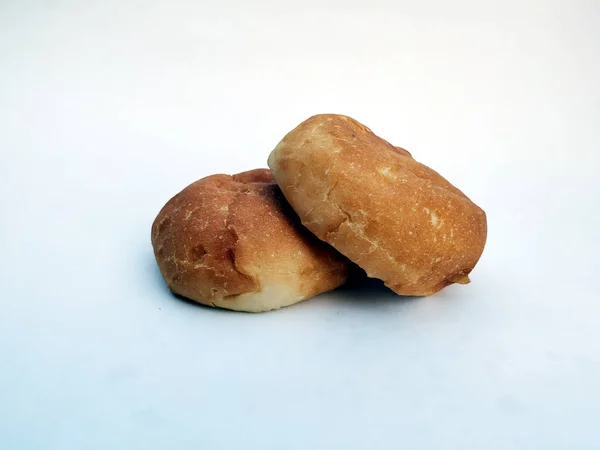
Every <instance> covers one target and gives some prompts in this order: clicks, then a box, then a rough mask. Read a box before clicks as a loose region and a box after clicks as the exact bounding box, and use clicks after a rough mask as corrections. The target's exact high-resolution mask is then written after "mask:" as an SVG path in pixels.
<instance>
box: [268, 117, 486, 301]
mask: <svg viewBox="0 0 600 450" xmlns="http://www.w3.org/2000/svg"><path fill="white" fill-rule="evenodd" d="M268 164H269V167H270V168H271V170H272V172H273V176H274V178H275V181H276V182H277V184H278V185H279V186H280V187H281V190H282V191H283V194H284V195H285V197H286V199H287V200H288V201H289V203H290V204H291V206H292V207H293V208H294V210H295V211H296V213H297V214H298V215H299V216H300V219H301V220H302V224H303V225H304V226H306V227H307V228H308V229H309V230H310V231H312V232H313V233H314V234H315V235H316V236H317V237H319V238H320V239H322V240H323V241H325V242H327V243H329V244H331V245H332V246H333V247H335V248H336V249H337V250H339V251H340V253H342V254H343V255H345V256H347V257H348V258H349V259H350V260H352V261H353V262H355V263H357V264H358V265H359V266H360V267H362V268H363V269H364V270H365V271H366V272H367V274H368V275H369V276H370V277H373V278H379V279H381V280H383V281H384V282H385V284H386V286H388V287H389V288H391V289H392V290H394V291H395V292H396V293H398V294H401V295H415V296H424V295H431V294H433V293H435V292H437V291H439V290H440V289H442V288H444V287H445V286H447V285H449V284H452V283H461V284H465V283H468V282H469V277H468V275H469V273H470V272H471V270H472V269H473V268H474V267H475V264H476V263H477V261H478V260H479V258H480V256H481V254H482V252H483V248H484V245H485V242H486V237H487V223H486V215H485V212H484V211H483V210H482V209H481V208H479V207H478V206H477V205H476V204H475V203H473V202H472V201H471V200H470V199H469V198H468V197H467V196H466V195H465V194H463V193H462V192H461V191H460V190H459V189H457V188H456V187H454V186H453V185H452V184H450V183H449V182H448V181H447V180H446V179H444V178H443V177H442V176H441V175H439V174H438V173H437V172H435V171H434V170H432V169H430V168H429V167H427V166H425V165H423V164H421V163H419V162H417V161H415V159H413V157H412V156H411V154H410V153H409V152H408V151H406V150H404V149H402V148H399V147H395V146H393V145H392V144H390V143H389V142H387V141H385V140H384V139H382V138H380V137H378V136H376V135H375V134H374V133H373V132H372V131H371V130H370V129H369V128H367V127H366V126H364V125H362V124H361V123H359V122H357V121H356V120H354V119H352V118H350V117H346V116H341V115H334V114H323V115H317V116H313V117H311V118H309V119H308V120H306V121H305V122H303V123H301V124H300V125H298V127H296V128H295V129H294V130H292V131H291V132H289V133H288V134H287V135H286V136H285V137H284V138H283V140H282V141H281V142H280V143H279V144H278V145H277V147H276V148H275V149H274V150H273V152H272V153H271V155H270V156H269V161H268Z"/></svg>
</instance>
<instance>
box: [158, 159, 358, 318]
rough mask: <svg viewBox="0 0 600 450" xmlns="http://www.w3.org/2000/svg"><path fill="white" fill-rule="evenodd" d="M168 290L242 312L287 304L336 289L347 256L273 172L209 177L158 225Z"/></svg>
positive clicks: (172, 205) (180, 197) (168, 208)
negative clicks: (288, 197) (314, 230)
mask: <svg viewBox="0 0 600 450" xmlns="http://www.w3.org/2000/svg"><path fill="white" fill-rule="evenodd" d="M152 245H153V247H154V254H155V256H156V261H157V263H158V266H159V268H160V271H161V273H162V275H163V278H164V279H165V281H166V282H167V285H168V286H169V289H170V290H171V291H172V292H174V293H176V294H179V295H182V296H184V297H187V298H189V299H191V300H194V301H197V302H199V303H202V304H205V305H209V306H218V307H222V308H227V309H234V310H239V311H250V312H258V311H268V310H271V309H277V308H281V307H283V306H288V305H291V304H293V303H297V302H299V301H301V300H305V299H307V298H310V297H312V296H314V295H317V294H320V293H321V292H325V291H328V290H331V289H334V288H336V287H337V286H339V285H340V284H342V283H343V282H344V281H345V278H346V274H347V264H348V263H347V261H346V259H345V258H343V257H342V256H341V255H340V254H339V253H337V252H336V251H335V250H334V249H332V248H331V247H330V246H329V245H327V244H325V243H323V242H321V241H319V240H318V239H317V238H315V237H314V236H313V235H312V234H310V232H308V231H307V230H306V229H305V228H304V227H302V226H301V225H300V221H299V219H298V217H297V216H296V214H295V213H294V211H293V210H292V209H291V208H290V207H289V205H288V204H287V202H286V201H285V199H284V198H283V195H282V194H281V191H280V190H279V188H278V187H277V185H276V184H275V183H274V181H273V178H272V176H271V172H270V171H269V170H268V169H256V170H251V171H248V172H243V173H240V174H237V175H233V176H231V175H212V176H209V177H206V178H203V179H201V180H199V181H196V182H195V183H193V184H191V185H190V186H188V187H186V188H185V189H184V190H183V191H181V192H180V193H179V194H177V195H176V196H175V197H173V198H172V199H171V200H169V202H168V203H167V204H166V205H165V206H164V207H163V208H162V210H161V211H160V213H159V214H158V216H157V217H156V219H155V221H154V223H153V225H152Z"/></svg>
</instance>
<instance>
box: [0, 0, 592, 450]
mask: <svg viewBox="0 0 600 450" xmlns="http://www.w3.org/2000/svg"><path fill="white" fill-rule="evenodd" d="M599 24H600V4H599V2H597V1H594V0H588V1H583V0H581V1H567V0H564V1H558V0H553V1H542V0H539V1H533V0H530V1H517V0H508V1H498V2H495V3H490V2H481V1H475V0H473V1H465V0H459V1H453V2H442V1H434V2H432V1H427V2H418V1H416V0H415V1H411V2H408V1H404V0H402V1H388V2H358V1H349V0H346V1H335V2H325V1H313V0H309V1H299V2H275V1H273V2H267V1H264V0H258V1H252V2H250V1H248V2H243V1H241V0H239V1H237V2H235V1H232V0H229V1H220V2H217V1H215V2H210V3H209V2H204V1H195V2H192V1H190V2H182V1H173V2H167V1H164V2H153V1H117V0H110V1H87V2H86V1H81V2H61V1H38V2H30V1H17V0H13V1H7V0H4V1H2V2H0V281H1V286H0V448H1V449H2V450H21V449H45V450H59V449H60V450H69V449H76V450H82V449H86V450H96V449H98V450H106V449H111V450H118V449H123V450H130V449H144V450H147V449H159V448H160V449H183V450H186V449H211V450H212V449H273V450H280V449H298V450H311V449H316V450H320V449H344V450H346V449H367V448H368V449H379V448H389V449H399V448H406V449H460V450H464V449H488V450H496V449H527V450H529V449H597V448H598V446H599V445H600V431H598V428H597V427H598V423H599V422H600V328H599V323H600V294H599V293H598V288H597V282H596V279H597V278H598V270H599V269H600V264H599V255H600V244H599V238H598V230H599V229H600V186H599V185H600V182H599V181H598V178H597V174H598V172H599V170H600V156H599V152H600V89H599V85H598V83H599V81H598V80H600V31H599V28H598V27H599ZM324 112H335V113H343V114H347V115H350V116H353V117H355V118H356V119H358V120H360V121H362V122H363V123H365V124H366V125H368V126H370V127H371V128H372V129H373V130H374V131H375V132H376V133H377V134H379V135H381V136H383V137H385V138H387V139H388V140H390V141H391V142H393V143H394V144H396V145H400V146H403V147H406V148H407V149H409V150H410V151H411V152H412V153H413V155H414V156H415V157H416V159H418V160H420V161H422V162H424V163H426V164H429V165H430V166H432V167H433V168H434V169H436V170H438V171H439V172H441V173H442V174H443V175H444V176H446V177H447V178H448V179H449V180H450V181H451V182H453V183H455V184H456V185H457V186H458V187H459V188H461V189H462V190H464V191H465V192H466V193H467V194H468V195H469V196H470V197H471V198H472V199H473V200H474V201H475V202H476V203H478V204H479V205H481V206H482V207H483V208H484V209H485V210H486V212H487V213H488V223H489V239H488V245H487V248H486V250H485V252H484V255H483V258H482V260H481V262H480V264H479V265H478V266H477V268H476V269H475V271H474V272H473V274H472V279H473V282H472V284H470V285H468V286H453V287H450V288H448V289H446V290H444V291H442V292H441V293H439V294H438V295H435V296H433V297H430V298H426V299H417V300H411V299H403V298H399V297H396V296H394V295H393V294H391V293H390V292H388V291H386V290H385V289H384V288H382V287H381V286H378V285H373V286H369V287H364V288H362V289H361V290H358V291H352V290H342V291H338V292H334V293H331V294H327V295H322V296H319V297H317V298H314V299H312V300H310V301H307V302H305V303H302V304H299V305H296V306H293V307H290V308H287V309H284V310H281V311H278V312H274V313H266V314H259V315H250V314H239V313H237V314H236V313H230V312H226V311H220V310H213V309H208V308H203V307H198V306H194V305H192V304H188V303H184V302H182V301H180V300H178V299H176V298H174V297H172V296H171V295H170V294H169V293H168V291H167V289H166V287H165V285H164V282H163V281H162V279H161V277H160V274H159V272H158V270H157V268H156V264H155V262H154V259H153V254H152V249H151V245H150V225H151V223H152V221H153V219H154V217H155V215H156V214H157V213H158V211H159V209H160V208H161V207H162V205H163V204H164V203H165V202H166V201H167V200H168V199H169V198H170V197H171V196H172V195H174V194H175V193H176V192H178V191H179V190H180V189H182V188H183V187H184V186H186V185H187V184H189V183H191V182H192V181H194V180H196V179H198V178H201V177H203V176H206V175H209V174H212V173H218V172H225V173H235V172H239V171H242V170H246V169H252V168H255V167H264V166H265V164H266V157H267V155H268V153H269V151H270V150H271V149H272V148H273V147H274V146H275V145H276V144H277V142H278V141H279V140H280V139H281V137H283V135H284V134H285V133H286V132H287V131H289V130H290V129H292V128H293V127H294V126H296V125H297V124H298V123H299V122H300V121H302V120H304V119H306V118H307V117H309V116H310V115H312V114H316V113H324Z"/></svg>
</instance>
